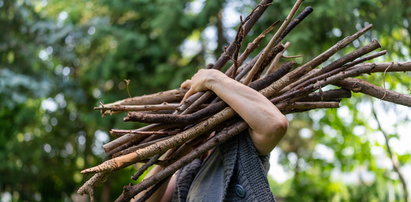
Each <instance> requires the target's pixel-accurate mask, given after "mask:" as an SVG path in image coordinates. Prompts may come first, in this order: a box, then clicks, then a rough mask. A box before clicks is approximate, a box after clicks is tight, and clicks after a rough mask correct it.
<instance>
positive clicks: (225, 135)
mask: <svg viewBox="0 0 411 202" xmlns="http://www.w3.org/2000/svg"><path fill="white" fill-rule="evenodd" d="M246 128H247V124H246V123H245V122H238V123H235V124H234V125H232V126H230V127H227V129H225V130H223V131H221V132H220V133H219V134H217V135H215V136H214V137H213V138H211V139H210V140H209V141H207V142H206V143H204V144H202V145H201V146H199V147H198V148H196V149H194V151H192V152H190V153H189V154H188V155H186V156H184V157H183V158H181V159H179V160H178V161H176V162H174V163H173V164H171V165H170V166H167V167H166V168H164V169H163V170H161V171H160V172H158V173H157V174H156V175H154V176H151V177H149V178H147V179H144V180H143V181H142V182H140V183H139V184H137V185H129V186H125V187H124V189H123V193H122V194H121V195H120V196H119V197H118V198H117V199H116V201H127V200H130V199H131V198H133V197H134V196H135V195H136V194H137V193H139V192H141V191H142V190H144V189H146V188H147V187H150V186H152V185H154V184H156V182H158V181H161V180H163V179H165V178H167V177H168V176H170V175H172V174H173V173H175V172H176V171H177V170H178V169H180V168H181V167H183V166H184V165H186V164H187V163H189V162H191V161H192V160H194V159H195V158H198V157H200V156H201V155H202V154H204V153H205V152H207V151H208V150H210V149H211V148H213V147H215V146H217V145H218V144H220V143H222V142H225V141H227V140H228V139H229V138H231V137H233V136H235V135H237V134H239V133H240V132H241V131H243V130H245V129H246Z"/></svg>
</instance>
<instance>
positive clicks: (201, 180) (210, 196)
mask: <svg viewBox="0 0 411 202" xmlns="http://www.w3.org/2000/svg"><path fill="white" fill-rule="evenodd" d="M223 186H224V168H223V155H222V154H221V151H220V148H219V147H217V148H216V149H215V150H214V151H213V152H212V153H211V155H210V156H209V157H208V158H207V159H206V160H205V162H204V163H203V165H202V166H201V168H200V170H199V171H198V173H197V175H196V177H195V178H194V180H193V182H192V184H191V186H190V189H189V191H188V196H187V201H196V202H202V201H204V202H206V201H222V196H223V189H213V191H210V188H213V187H223Z"/></svg>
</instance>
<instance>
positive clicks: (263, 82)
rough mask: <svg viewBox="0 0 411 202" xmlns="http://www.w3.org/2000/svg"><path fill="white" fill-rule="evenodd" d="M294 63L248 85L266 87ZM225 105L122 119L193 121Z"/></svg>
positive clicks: (148, 121) (255, 87) (181, 122)
mask: <svg viewBox="0 0 411 202" xmlns="http://www.w3.org/2000/svg"><path fill="white" fill-rule="evenodd" d="M294 64H295V63H294V62H288V63H284V64H283V65H282V67H281V68H280V69H279V70H278V71H276V72H274V73H272V74H270V75H269V76H267V77H265V78H264V79H261V80H257V81H254V82H253V83H251V84H250V87H251V88H253V89H255V90H260V89H262V88H264V87H266V86H267V85H269V84H271V83H272V82H274V81H276V80H277V79H279V78H281V77H282V76H283V75H284V74H286V73H287V72H288V71H289V70H290V69H291V67H292V66H293V65H294ZM226 106H227V104H225V103H224V102H223V101H219V102H217V103H214V104H210V105H209V106H207V107H206V108H204V109H201V110H198V111H196V112H194V113H192V114H146V113H141V112H130V113H129V114H128V116H127V117H125V118H124V121H137V122H143V123H179V124H188V123H195V122H197V121H199V120H201V119H203V118H206V117H208V116H211V115H213V114H215V113H217V112H219V111H221V110H222V109H223V108H224V107H226Z"/></svg>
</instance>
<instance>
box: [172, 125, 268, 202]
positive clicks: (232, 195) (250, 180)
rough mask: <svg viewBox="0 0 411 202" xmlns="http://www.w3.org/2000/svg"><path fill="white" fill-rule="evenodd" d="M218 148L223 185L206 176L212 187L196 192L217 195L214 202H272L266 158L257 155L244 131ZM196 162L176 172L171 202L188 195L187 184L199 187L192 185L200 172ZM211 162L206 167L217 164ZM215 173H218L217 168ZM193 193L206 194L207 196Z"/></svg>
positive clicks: (198, 161) (212, 177)
mask: <svg viewBox="0 0 411 202" xmlns="http://www.w3.org/2000/svg"><path fill="white" fill-rule="evenodd" d="M218 148H219V150H220V151H221V154H222V157H223V158H222V159H223V165H222V166H223V171H224V180H223V182H224V183H223V186H221V184H219V183H218V182H220V179H218V177H215V176H209V177H210V178H211V179H213V180H216V181H217V182H216V185H214V186H211V187H203V188H198V189H201V190H203V191H204V192H210V193H211V194H212V193H217V192H218V193H219V195H220V196H218V198H219V199H220V200H217V201H275V199H274V196H273V194H272V193H271V191H270V187H269V185H268V180H267V172H268V168H269V161H268V159H269V156H268V155H267V156H259V155H258V154H257V152H256V150H255V148H254V145H253V143H252V141H251V139H250V137H249V134H248V133H247V131H245V132H243V133H241V134H239V135H237V136H235V137H234V138H232V139H230V140H229V141H227V142H226V143H224V144H222V145H220V146H219V147H218ZM200 162H201V161H200V160H198V159H197V160H195V161H193V162H192V163H190V164H189V165H187V166H185V167H184V168H182V169H181V170H180V171H179V173H178V174H177V186H176V191H175V192H174V195H173V201H181V202H183V201H187V196H188V195H190V194H191V193H188V192H189V190H190V187H191V185H192V184H198V185H199V186H201V185H203V184H202V183H201V182H193V181H194V180H195V177H196V175H197V173H198V172H199V170H200V169H201V168H200V167H201V163H200ZM214 163H215V162H211V163H208V164H211V165H213V166H214V165H219V163H218V162H217V163H215V164H214ZM204 165H206V164H204ZM213 166H211V167H213ZM220 166H221V165H220ZM202 173H207V170H206V169H204V171H202ZM215 173H217V174H218V173H219V172H218V169H217V172H215ZM208 184H210V183H208ZM217 185H218V186H217ZM196 186H197V185H196ZM207 186H210V185H207ZM217 190H218V191H217ZM197 194H206V195H210V194H209V193H197ZM190 198H191V197H190ZM213 201H214V200H213Z"/></svg>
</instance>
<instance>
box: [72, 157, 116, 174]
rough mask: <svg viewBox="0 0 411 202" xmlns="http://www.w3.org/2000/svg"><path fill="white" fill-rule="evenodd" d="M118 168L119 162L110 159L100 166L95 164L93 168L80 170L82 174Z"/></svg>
mask: <svg viewBox="0 0 411 202" xmlns="http://www.w3.org/2000/svg"><path fill="white" fill-rule="evenodd" d="M116 168H117V163H116V162H115V161H114V159H110V160H108V161H105V162H103V163H102V164H100V165H98V166H94V167H91V168H87V169H84V170H82V171H80V173H81V174H86V173H97V172H105V171H113V170H115V169H116Z"/></svg>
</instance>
